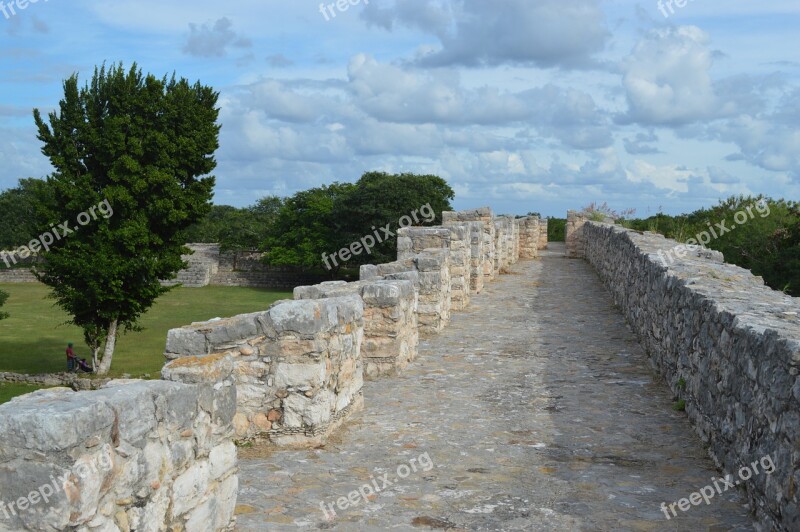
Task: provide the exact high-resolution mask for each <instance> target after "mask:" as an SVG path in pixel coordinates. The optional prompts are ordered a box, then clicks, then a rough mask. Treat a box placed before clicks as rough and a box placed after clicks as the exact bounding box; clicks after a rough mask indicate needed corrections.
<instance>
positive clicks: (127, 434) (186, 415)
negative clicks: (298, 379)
mask: <svg viewBox="0 0 800 532" xmlns="http://www.w3.org/2000/svg"><path fill="white" fill-rule="evenodd" d="M235 405H236V390H235V388H234V387H233V386H231V385H224V384H223V383H220V384H219V385H218V386H216V387H213V386H209V385H205V384H198V385H188V384H179V383H174V382H164V381H112V382H111V383H109V384H108V385H107V386H106V387H104V388H103V389H100V390H96V391H87V392H73V391H72V390H69V389H66V388H54V389H50V390H40V391H38V392H34V393H31V394H27V395H24V396H21V397H18V398H16V399H13V400H11V401H10V402H8V403H5V404H3V405H0V501H3V502H4V503H5V504H4V506H3V507H2V508H1V509H0V529H3V530H86V531H88V530H98V531H99V530H107V531H112V530H117V531H119V530H214V531H217V530H227V529H229V528H231V526H232V521H233V513H234V508H235V506H236V494H237V488H238V469H237V459H236V447H235V446H234V444H233V441H232V440H231V435H232V433H233V430H232V425H231V422H232V419H233V414H234V412H235Z"/></svg>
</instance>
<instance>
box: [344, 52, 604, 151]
mask: <svg viewBox="0 0 800 532" xmlns="http://www.w3.org/2000/svg"><path fill="white" fill-rule="evenodd" d="M348 73H349V78H350V85H349V86H350V89H351V90H352V91H353V94H354V96H355V98H354V103H355V104H356V105H358V106H359V107H360V108H361V109H362V110H364V111H365V112H366V113H368V114H369V115H371V116H372V117H374V118H377V119H379V120H382V121H387V122H405V123H439V124H457V125H515V124H516V125H524V126H526V127H532V128H535V129H536V130H537V132H538V133H539V134H540V135H543V136H546V137H552V138H556V139H558V140H559V141H560V142H561V143H563V144H564V145H565V146H568V147H571V148H576V149H596V148H602V147H606V146H609V145H610V144H611V143H612V136H611V133H610V129H609V127H610V120H609V119H608V116H607V113H604V112H603V111H602V110H601V109H600V108H599V107H598V106H597V105H596V103H595V101H594V99H593V98H592V97H591V96H590V95H588V94H587V93H585V92H582V91H580V90H577V89H572V88H562V87H558V86H556V85H552V84H548V85H545V86H543V87H536V88H532V89H529V90H526V91H522V92H516V93H514V92H507V91H501V90H499V89H498V88H496V87H480V88H476V89H471V90H470V89H466V88H464V87H463V85H462V83H461V80H460V76H459V74H458V72H457V71H454V70H449V69H445V70H442V69H437V70H434V71H419V70H416V69H404V68H401V67H398V66H395V65H387V64H381V63H379V62H377V61H376V60H375V59H374V58H372V57H370V56H367V55H364V54H359V55H358V56H356V57H354V58H353V59H352V60H351V62H350V66H349V68H348Z"/></svg>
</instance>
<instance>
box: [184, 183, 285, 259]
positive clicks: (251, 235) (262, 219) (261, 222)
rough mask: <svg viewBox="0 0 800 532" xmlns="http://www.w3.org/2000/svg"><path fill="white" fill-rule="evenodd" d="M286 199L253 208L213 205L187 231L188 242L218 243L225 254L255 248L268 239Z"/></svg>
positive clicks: (270, 198) (271, 198)
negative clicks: (270, 229) (230, 251)
mask: <svg viewBox="0 0 800 532" xmlns="http://www.w3.org/2000/svg"><path fill="white" fill-rule="evenodd" d="M282 205H283V200H282V199H281V198H279V197H277V196H267V197H264V198H261V199H260V200H258V201H257V202H256V203H255V204H254V205H251V206H250V207H246V208H243V209H239V208H236V207H231V206H229V205H214V206H212V207H211V211H210V212H209V213H208V214H207V215H206V216H205V217H203V219H202V220H200V221H199V222H198V223H197V224H195V225H193V226H192V227H190V228H189V229H187V230H186V233H185V235H184V240H185V242H187V243H189V242H209V243H211V242H214V243H219V244H220V245H221V248H222V250H223V251H229V250H243V249H255V248H257V247H258V246H259V245H260V244H261V243H263V241H264V240H265V239H266V238H267V235H268V231H269V228H270V227H271V226H272V224H273V223H275V219H276V218H277V216H278V212H279V211H280V208H281V206H282Z"/></svg>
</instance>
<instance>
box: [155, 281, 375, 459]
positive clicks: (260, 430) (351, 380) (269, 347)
mask: <svg viewBox="0 0 800 532" xmlns="http://www.w3.org/2000/svg"><path fill="white" fill-rule="evenodd" d="M363 337H364V303H363V302H362V300H361V298H360V297H358V296H356V295H351V296H345V297H334V298H329V299H318V300H303V301H280V302H278V303H276V304H274V305H273V306H272V307H270V308H269V309H268V310H266V311H264V312H257V313H254V314H245V315H241V316H236V317H233V318H228V319H224V320H216V321H211V322H205V323H194V324H192V325H190V326H187V327H182V328H180V329H173V330H171V331H169V334H168V336H167V347H166V353H165V356H166V357H167V358H168V359H170V360H172V361H171V362H169V363H168V364H167V365H166V366H165V367H164V369H163V371H162V376H163V378H164V379H167V380H179V381H184V382H187V381H191V380H193V379H197V378H201V379H206V378H210V379H211V380H224V379H227V378H229V377H228V375H227V371H228V367H230V378H231V379H232V380H233V382H234V383H235V384H236V389H237V408H236V416H235V417H234V428H235V430H236V436H237V438H239V439H242V440H245V439H247V440H259V441H269V442H271V443H274V444H277V445H286V446H305V445H316V444H320V443H323V442H325V441H326V439H327V437H328V436H329V435H330V434H331V432H332V431H333V430H335V429H336V427H338V426H339V425H340V424H341V423H342V422H344V421H345V420H346V419H347V418H348V417H349V416H350V415H351V414H352V413H353V412H354V411H356V410H358V409H359V408H361V406H362V404H363V400H362V395H361V388H362V386H363V362H362V359H361V345H362V341H363ZM208 355H212V356H208Z"/></svg>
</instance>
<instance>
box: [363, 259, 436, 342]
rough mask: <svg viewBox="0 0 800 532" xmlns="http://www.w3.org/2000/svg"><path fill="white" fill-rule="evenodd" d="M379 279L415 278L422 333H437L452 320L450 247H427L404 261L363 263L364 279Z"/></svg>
mask: <svg viewBox="0 0 800 532" xmlns="http://www.w3.org/2000/svg"><path fill="white" fill-rule="evenodd" d="M409 270H413V271H414V273H415V275H409ZM376 279H415V282H416V284H415V288H416V290H417V323H418V324H419V332H420V334H423V335H426V334H427V335H430V334H438V333H440V332H441V331H442V330H443V329H444V328H445V327H446V326H447V324H448V323H450V308H451V307H450V301H451V296H450V290H451V282H450V250H449V249H426V250H425V251H423V252H422V253H419V254H417V255H413V256H412V257H410V258H408V259H406V260H403V261H397V262H389V263H385V264H378V265H372V264H367V265H364V266H362V267H361V280H365V281H369V280H376Z"/></svg>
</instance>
